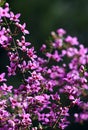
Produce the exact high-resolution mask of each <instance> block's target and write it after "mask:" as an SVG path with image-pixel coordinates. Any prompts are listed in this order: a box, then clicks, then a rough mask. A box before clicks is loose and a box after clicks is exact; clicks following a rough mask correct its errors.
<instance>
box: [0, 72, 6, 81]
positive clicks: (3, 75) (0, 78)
mask: <svg viewBox="0 0 88 130" xmlns="http://www.w3.org/2000/svg"><path fill="white" fill-rule="evenodd" d="M4 77H5V73H2V74H0V82H3V81H7V80H6V79H5V78H4Z"/></svg>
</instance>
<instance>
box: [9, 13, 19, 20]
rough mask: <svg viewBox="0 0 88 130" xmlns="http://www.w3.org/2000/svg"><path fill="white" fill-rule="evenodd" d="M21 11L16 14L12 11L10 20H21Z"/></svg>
mask: <svg viewBox="0 0 88 130" xmlns="http://www.w3.org/2000/svg"><path fill="white" fill-rule="evenodd" d="M20 15H21V14H20V13H18V14H16V15H14V13H13V12H10V20H11V21H15V22H19V19H18V18H19V17H20Z"/></svg>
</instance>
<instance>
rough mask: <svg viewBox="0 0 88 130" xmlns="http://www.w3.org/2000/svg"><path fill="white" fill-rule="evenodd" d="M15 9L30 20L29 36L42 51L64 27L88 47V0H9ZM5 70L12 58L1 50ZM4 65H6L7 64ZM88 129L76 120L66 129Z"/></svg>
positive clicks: (23, 20)
mask: <svg viewBox="0 0 88 130" xmlns="http://www.w3.org/2000/svg"><path fill="white" fill-rule="evenodd" d="M7 2H9V3H10V7H11V9H12V10H13V11H14V12H15V13H18V12H20V13H21V14H22V15H21V21H22V23H24V22H26V23H27V29H28V30H29V31H30V35H29V36H27V40H29V41H30V42H31V43H32V45H34V46H35V49H36V51H37V52H38V50H39V48H40V46H41V45H42V44H43V43H45V42H46V40H47V39H48V37H49V35H50V32H51V31H56V30H57V29H58V28H64V29H65V30H66V31H67V34H70V35H72V36H77V37H78V39H79V41H80V43H82V44H84V45H85V46H87V47H88V45H87V43H88V0H7ZM3 58H4V60H1V62H0V67H1V70H3V69H4V67H5V65H6V62H7V61H8V59H7V57H6V53H5V52H4V51H3V50H1V51H0V59H3ZM3 66H4V67H3ZM14 82H15V80H14ZM74 129H76V130H88V124H87V123H85V124H84V125H78V124H73V125H71V126H70V127H69V128H67V129H66V130H74Z"/></svg>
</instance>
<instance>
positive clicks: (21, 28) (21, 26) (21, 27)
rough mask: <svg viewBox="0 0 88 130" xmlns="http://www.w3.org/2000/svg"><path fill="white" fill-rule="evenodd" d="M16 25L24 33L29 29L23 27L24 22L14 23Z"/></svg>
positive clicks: (27, 32)
mask: <svg viewBox="0 0 88 130" xmlns="http://www.w3.org/2000/svg"><path fill="white" fill-rule="evenodd" d="M16 26H17V27H18V28H20V30H21V31H22V33H23V34H24V35H25V34H29V31H28V30H26V29H25V27H26V23H24V24H23V25H21V24H19V23H16Z"/></svg>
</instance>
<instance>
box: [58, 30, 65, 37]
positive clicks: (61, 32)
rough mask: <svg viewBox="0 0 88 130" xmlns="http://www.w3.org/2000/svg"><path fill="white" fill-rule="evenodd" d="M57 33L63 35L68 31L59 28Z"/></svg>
mask: <svg viewBox="0 0 88 130" xmlns="http://www.w3.org/2000/svg"><path fill="white" fill-rule="evenodd" d="M57 33H58V35H59V36H60V37H62V36H63V35H64V34H66V31H65V30H64V29H63V28H60V29H58V30H57Z"/></svg>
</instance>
